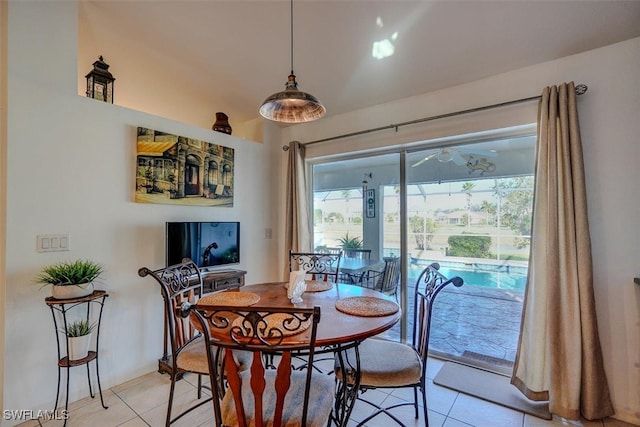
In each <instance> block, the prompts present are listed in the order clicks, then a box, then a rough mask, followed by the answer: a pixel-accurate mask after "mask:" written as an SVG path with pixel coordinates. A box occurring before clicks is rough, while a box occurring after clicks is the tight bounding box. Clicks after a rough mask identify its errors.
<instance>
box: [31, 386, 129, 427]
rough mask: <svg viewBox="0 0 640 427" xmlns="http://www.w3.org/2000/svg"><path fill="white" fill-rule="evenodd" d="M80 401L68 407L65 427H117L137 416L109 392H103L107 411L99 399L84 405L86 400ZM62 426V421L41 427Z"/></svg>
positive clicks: (46, 423)
mask: <svg viewBox="0 0 640 427" xmlns="http://www.w3.org/2000/svg"><path fill="white" fill-rule="evenodd" d="M82 400H83V404H82V405H73V406H71V405H70V408H71V409H70V410H69V419H68V420H67V427H86V426H91V425H93V426H119V425H120V424H124V423H125V422H127V421H131V420H133V419H135V418H137V414H136V413H135V412H134V411H133V410H132V409H131V408H130V407H128V406H127V405H126V404H125V403H124V402H123V401H122V400H121V399H119V398H118V396H117V395H115V394H114V393H113V392H112V391H111V390H107V391H105V392H104V400H105V405H107V406H108V409H104V408H103V407H102V404H101V402H100V398H99V397H96V398H95V399H91V400H90V401H89V403H86V399H82ZM63 424H64V421H62V420H55V421H54V420H51V421H47V422H44V423H43V424H42V425H43V426H45V427H57V426H62V425H63Z"/></svg>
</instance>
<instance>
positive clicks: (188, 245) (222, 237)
mask: <svg viewBox="0 0 640 427" xmlns="http://www.w3.org/2000/svg"><path fill="white" fill-rule="evenodd" d="M166 254H167V266H169V265H173V264H179V263H180V262H182V259H183V258H191V259H192V260H193V262H195V263H196V265H197V266H198V267H200V268H202V269H208V268H210V267H218V266H224V265H228V264H237V263H239V262H240V223H239V222H167V225H166Z"/></svg>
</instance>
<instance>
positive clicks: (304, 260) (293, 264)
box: [289, 251, 342, 282]
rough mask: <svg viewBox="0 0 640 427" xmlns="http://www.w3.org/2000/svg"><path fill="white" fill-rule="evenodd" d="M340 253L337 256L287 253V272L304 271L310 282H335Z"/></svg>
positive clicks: (338, 269)
mask: <svg viewBox="0 0 640 427" xmlns="http://www.w3.org/2000/svg"><path fill="white" fill-rule="evenodd" d="M340 259H342V252H340V253H337V254H330V253H314V252H306V253H305V252H292V251H289V271H296V270H306V272H307V276H308V277H310V279H311V280H324V281H325V282H337V281H338V274H339V271H340Z"/></svg>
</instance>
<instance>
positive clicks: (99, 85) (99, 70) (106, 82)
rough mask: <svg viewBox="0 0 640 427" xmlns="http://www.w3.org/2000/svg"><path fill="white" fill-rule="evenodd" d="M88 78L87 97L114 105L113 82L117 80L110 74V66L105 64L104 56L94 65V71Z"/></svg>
mask: <svg viewBox="0 0 640 427" xmlns="http://www.w3.org/2000/svg"><path fill="white" fill-rule="evenodd" d="M85 77H86V78H87V97H88V98H93V99H97V100H99V101H104V102H108V103H110V104H113V82H114V81H115V80H116V79H115V78H114V77H113V75H112V74H111V73H110V72H109V64H107V63H106V62H104V60H103V59H102V55H100V58H99V59H98V60H97V61H96V62H94V63H93V70H91V71H90V72H89V74H87V75H86V76H85Z"/></svg>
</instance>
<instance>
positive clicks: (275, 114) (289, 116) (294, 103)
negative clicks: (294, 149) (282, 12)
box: [260, 0, 327, 123]
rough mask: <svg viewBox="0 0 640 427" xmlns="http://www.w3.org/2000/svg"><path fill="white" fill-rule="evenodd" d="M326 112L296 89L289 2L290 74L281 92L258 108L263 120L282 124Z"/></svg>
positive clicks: (305, 94)
mask: <svg viewBox="0 0 640 427" xmlns="http://www.w3.org/2000/svg"><path fill="white" fill-rule="evenodd" d="M326 112H327V110H326V108H324V106H323V105H322V104H321V103H320V101H319V100H318V98H316V97H315V96H313V95H311V94H308V93H306V92H302V91H300V90H299V89H298V82H296V76H295V74H294V73H293V0H291V74H289V78H288V80H287V83H286V85H285V89H284V91H282V92H278V93H274V94H273V95H271V96H270V97H268V98H267V99H265V100H264V102H263V103H262V105H261V106H260V115H261V116H262V117H264V118H265V119H269V120H273V121H275V122H282V123H304V122H310V121H312V120H316V119H319V118H321V117H322V116H324V115H325V113H326Z"/></svg>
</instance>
